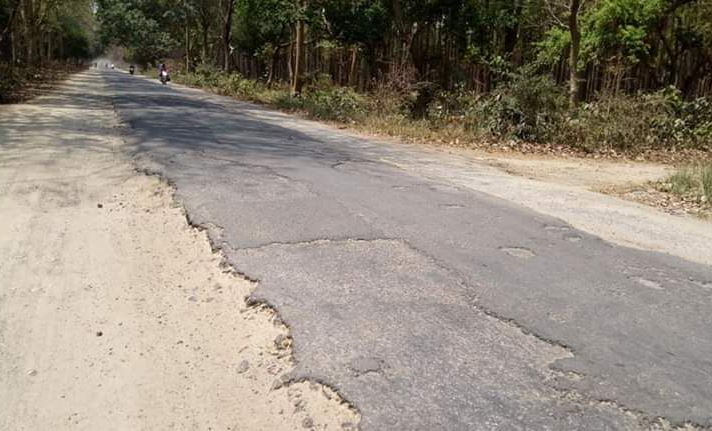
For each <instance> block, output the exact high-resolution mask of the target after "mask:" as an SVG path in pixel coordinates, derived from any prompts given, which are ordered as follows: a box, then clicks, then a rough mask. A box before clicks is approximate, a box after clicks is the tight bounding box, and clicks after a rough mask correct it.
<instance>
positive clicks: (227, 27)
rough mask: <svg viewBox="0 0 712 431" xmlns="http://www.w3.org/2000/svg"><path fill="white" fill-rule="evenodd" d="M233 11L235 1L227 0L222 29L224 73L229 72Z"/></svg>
mask: <svg viewBox="0 0 712 431" xmlns="http://www.w3.org/2000/svg"><path fill="white" fill-rule="evenodd" d="M234 11H235V0H227V5H226V10H225V22H224V27H223V70H224V71H226V72H229V71H230V54H231V53H232V47H231V46H230V42H231V39H232V15H233V13H234Z"/></svg>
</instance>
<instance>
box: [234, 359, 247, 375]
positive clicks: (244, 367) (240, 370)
mask: <svg viewBox="0 0 712 431" xmlns="http://www.w3.org/2000/svg"><path fill="white" fill-rule="evenodd" d="M249 369H250V363H249V362H247V361H242V362H240V364H239V365H238V366H237V372H238V374H242V373H245V372H247V370H249Z"/></svg>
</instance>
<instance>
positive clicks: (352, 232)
mask: <svg viewBox="0 0 712 431" xmlns="http://www.w3.org/2000/svg"><path fill="white" fill-rule="evenodd" d="M94 76H95V77H96V79H104V80H105V82H106V84H107V85H108V88H109V89H110V93H111V94H112V97H111V99H112V100H111V101H112V103H113V104H114V107H115V110H116V112H117V115H118V116H119V118H120V120H122V121H123V123H124V125H125V127H124V130H123V131H122V133H123V134H124V138H125V139H126V140H127V142H128V143H129V144H130V145H131V146H132V148H133V156H134V157H135V160H136V163H137V164H138V165H139V166H140V167H141V168H142V169H144V170H146V171H150V172H154V173H157V174H160V175H161V176H162V177H164V178H165V179H167V180H168V181H169V182H170V183H171V184H172V185H174V187H175V188H176V196H177V198H178V200H179V201H180V203H181V204H182V205H183V206H184V207H185V210H186V212H187V215H188V217H189V219H190V220H191V222H192V223H194V224H196V225H200V226H203V227H205V228H206V229H207V230H208V233H209V235H210V237H211V240H212V241H213V244H214V246H215V247H217V248H220V249H222V251H223V252H224V253H225V255H226V258H227V260H228V262H229V263H230V264H231V265H233V266H234V268H235V269H236V270H237V271H238V272H240V273H241V274H244V275H245V276H246V277H248V278H249V279H252V280H256V281H258V283H259V284H258V287H257V289H256V290H255V292H254V293H253V294H252V298H251V299H252V300H254V301H258V302H266V303H269V304H270V305H272V306H274V307H275V308H276V309H277V311H278V312H279V313H280V315H281V317H282V319H283V320H284V321H285V322H286V324H287V325H288V326H289V327H290V330H291V334H292V337H293V340H294V355H295V360H296V362H297V368H296V370H295V371H294V372H293V373H292V375H290V376H289V378H290V379H292V380H304V379H308V380H314V381H320V382H324V383H326V384H328V385H331V386H333V387H334V388H336V389H337V390H338V391H339V392H340V393H341V394H342V395H343V396H344V397H345V398H346V399H347V400H349V401H350V402H352V403H353V404H354V405H355V406H356V407H357V408H358V409H359V411H360V412H361V414H362V422H361V427H362V429H364V430H382V429H423V430H432V429H448V430H457V429H463V430H465V429H467V430H471V429H483V430H484V429H487V430H489V429H591V430H601V429H641V428H642V429H644V428H651V427H664V426H666V424H667V423H668V421H669V422H670V423H672V424H685V423H691V424H695V425H699V426H703V427H705V426H712V330H710V328H712V313H711V311H712V268H710V267H709V266H706V265H703V264H699V263H693V262H690V261H686V260H683V259H681V258H677V257H673V256H669V255H665V254H661V253H654V252H646V251H641V250H634V249H630V248H626V247H622V246H618V245H614V244H611V243H608V242H605V241H603V240H601V239H599V238H597V237H595V236H592V235H590V234H586V233H583V232H580V231H577V230H576V229H574V228H572V227H571V226H568V225H567V224H566V223H564V222H562V221H561V220H558V219H556V218H553V217H550V216H546V215H542V214H539V213H536V212H534V211H532V210H530V209H527V208H525V207H523V206H520V205H518V204H517V203H516V202H510V201H507V200H503V199H500V198H496V197H493V196H491V195H488V194H486V193H482V192H479V191H476V190H472V189H467V188H464V187H462V186H459V185H456V184H454V183H450V182H448V181H445V180H435V179H429V178H428V177H427V176H426V175H419V174H418V173H417V172H415V171H412V170H411V171H405V170H402V169H399V168H398V167H395V166H393V164H392V163H385V162H384V161H383V159H384V158H390V159H393V158H394V157H397V155H398V153H399V151H401V152H403V153H404V155H403V157H411V156H406V155H405V150H400V149H398V148H396V147H397V146H394V145H393V144H388V143H380V144H378V145H374V143H373V142H371V141H369V140H368V139H364V138H357V137H354V136H352V135H349V134H347V133H341V132H339V131H337V130H334V129H333V128H329V127H327V126H317V125H315V123H312V122H307V121H303V120H299V119H296V118H294V117H291V116H288V115H285V114H281V113H277V112H273V111H270V110H268V109H264V108H261V107H256V106H254V105H250V104H246V103H241V102H237V101H233V100H230V99H227V98H223V97H218V96H214V95H210V94H207V93H204V92H200V91H197V90H190V89H184V88H179V87H171V86H169V87H162V86H160V85H156V84H155V83H153V82H149V81H147V80H145V79H141V78H137V77H133V78H132V77H129V76H128V75H125V74H122V73H119V72H115V73H111V72H108V73H103V74H101V73H99V72H96V74H95V75H94ZM394 154H395V155H394ZM472 169H477V168H476V167H473V168H472ZM659 418H664V419H659Z"/></svg>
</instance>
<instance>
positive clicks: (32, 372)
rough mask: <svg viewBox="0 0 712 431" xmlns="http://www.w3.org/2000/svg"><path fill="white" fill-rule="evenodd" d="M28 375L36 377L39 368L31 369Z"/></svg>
mask: <svg viewBox="0 0 712 431" xmlns="http://www.w3.org/2000/svg"><path fill="white" fill-rule="evenodd" d="M27 375H28V376H30V377H34V376H36V375H37V370H30V371H28V372H27Z"/></svg>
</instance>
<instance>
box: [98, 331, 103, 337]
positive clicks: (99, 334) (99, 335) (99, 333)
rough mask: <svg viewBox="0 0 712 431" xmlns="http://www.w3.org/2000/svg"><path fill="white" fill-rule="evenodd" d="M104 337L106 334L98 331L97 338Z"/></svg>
mask: <svg viewBox="0 0 712 431" xmlns="http://www.w3.org/2000/svg"><path fill="white" fill-rule="evenodd" d="M102 335H104V333H103V332H102V331H96V336H97V337H101V336H102Z"/></svg>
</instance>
